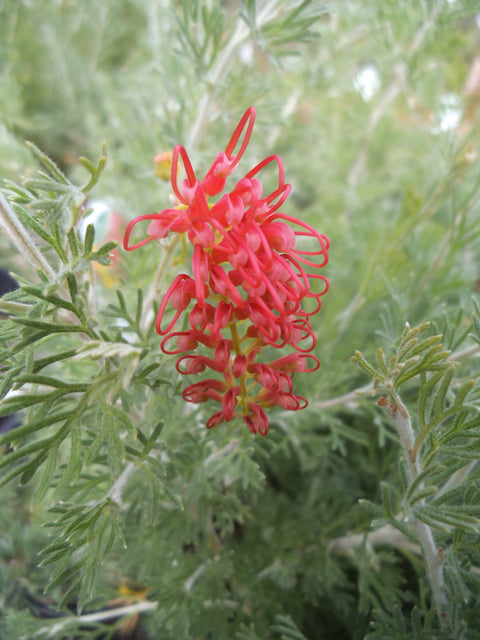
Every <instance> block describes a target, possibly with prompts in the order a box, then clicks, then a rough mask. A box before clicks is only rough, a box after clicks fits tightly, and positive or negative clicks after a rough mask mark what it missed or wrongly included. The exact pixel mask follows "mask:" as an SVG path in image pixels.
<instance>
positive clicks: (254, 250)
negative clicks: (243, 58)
mask: <svg viewBox="0 0 480 640" xmlns="http://www.w3.org/2000/svg"><path fill="white" fill-rule="evenodd" d="M254 120H255V109H254V108H253V107H250V108H249V109H248V110H247V111H246V112H245V114H244V115H243V117H242V119H241V120H240V122H239V124H238V126H237V127H236V129H235V131H234V133H233V135H232V137H231V139H230V141H229V143H228V144H227V146H226V148H225V151H222V152H221V153H219V154H218V155H217V157H216V159H215V161H214V162H213V164H212V166H211V167H210V169H209V170H208V172H207V174H206V176H205V177H204V179H203V180H198V179H197V177H196V175H195V172H194V170H193V168H192V165H191V163H190V160H189V157H188V155H187V153H186V151H185V149H184V148H183V147H182V146H181V145H177V146H176V147H175V148H174V150H173V154H172V164H171V184H172V188H173V192H174V194H175V197H176V199H177V206H176V207H175V208H172V209H165V210H164V211H162V212H160V213H154V214H149V215H142V216H139V217H137V218H135V219H134V220H132V221H131V222H130V223H129V225H128V227H127V229H126V233H125V238H124V247H125V249H127V250H133V249H136V248H138V247H140V246H142V245H144V244H146V243H147V242H150V241H152V240H155V239H156V240H160V239H162V238H165V237H166V236H167V234H169V233H177V234H184V235H183V237H184V238H186V239H187V238H188V241H189V243H190V245H191V247H192V258H191V265H189V266H190V268H189V272H190V273H189V274H187V273H180V274H179V275H177V277H176V278H175V279H174V281H173V282H172V283H171V285H170V287H169V288H168V290H167V292H166V293H165V296H164V298H163V300H162V302H161V304H160V308H159V310H158V315H157V318H156V323H155V326H156V330H157V332H158V334H159V335H161V336H163V340H162V342H161V349H162V351H163V352H164V353H166V354H175V355H179V358H178V360H177V362H176V368H177V371H179V372H180V373H182V374H204V372H205V371H207V370H208V372H209V373H208V374H207V375H206V377H205V378H203V379H201V380H200V381H198V382H194V383H193V384H190V385H189V386H187V387H186V388H185V389H184V391H183V398H184V399H185V400H186V401H188V402H192V403H201V402H205V401H207V400H213V401H215V402H218V403H219V405H220V407H221V408H220V410H219V411H217V412H216V413H214V414H213V415H212V416H211V417H210V418H209V419H208V421H207V427H208V428H212V427H215V426H217V425H218V424H219V423H221V422H223V421H225V422H230V421H231V420H233V419H234V418H237V417H241V418H243V420H244V422H245V423H246V425H247V426H248V428H249V429H250V431H252V432H253V433H260V434H262V435H265V434H266V433H267V431H268V419H267V415H266V413H265V409H266V408H268V407H272V406H280V407H282V408H283V409H287V410H292V411H296V410H297V409H302V408H304V407H305V406H307V400H306V399H305V398H303V397H302V396H299V395H296V394H294V393H293V383H292V379H293V376H294V374H295V372H297V371H315V370H316V369H317V368H318V367H319V364H320V363H319V360H318V358H317V357H316V356H314V355H312V354H311V353H310V352H311V351H312V350H313V349H314V348H315V345H316V337H315V335H314V333H313V331H312V327H311V323H310V317H311V316H312V315H313V314H315V313H317V312H318V311H319V309H320V306H321V297H322V296H323V295H324V294H325V293H326V291H327V289H328V281H327V280H326V278H325V277H324V276H322V275H320V274H318V273H316V272H313V273H308V272H307V269H309V268H313V269H319V268H321V267H323V266H324V265H325V264H326V263H327V260H328V253H327V251H328V248H329V240H328V238H327V237H326V236H324V235H322V234H320V233H318V232H317V231H316V230H315V229H314V228H313V227H311V226H310V225H308V224H307V223H305V222H302V221H300V220H298V219H296V218H293V217H291V216H288V215H286V214H283V213H280V212H279V208H280V207H281V205H282V204H283V203H284V201H285V199H286V198H287V196H288V194H289V192H290V188H291V187H290V185H289V184H287V183H285V181H284V170H283V163H282V160H281V159H280V158H279V157H278V156H276V155H272V156H269V157H268V158H266V159H265V160H263V161H262V162H260V163H259V164H257V165H256V166H255V167H254V168H253V169H252V170H251V171H249V172H248V173H247V174H246V175H245V176H244V177H243V178H242V179H241V180H239V181H238V182H237V184H236V185H235V186H234V188H233V189H232V190H231V191H229V192H226V193H224V194H223V195H222V196H221V197H219V198H217V199H216V201H215V202H212V198H214V197H215V196H218V195H219V194H221V192H222V191H223V190H224V188H225V183H226V179H227V177H228V176H229V175H230V174H231V173H232V172H233V171H234V169H235V168H236V166H237V164H238V162H239V161H240V158H241V157H242V155H243V153H244V152H245V149H246V147H247V145H248V142H249V140H250V136H251V133H252V129H253V124H254ZM181 163H183V167H184V170H185V174H186V178H185V179H184V180H183V182H182V183H181V184H180V185H179V184H178V179H177V175H178V172H179V167H180V164H181ZM272 166H273V167H274V168H275V169H276V171H275V173H276V174H277V175H278V179H277V183H278V184H277V186H276V187H275V188H274V190H273V191H271V192H270V193H268V194H264V193H263V188H262V184H261V182H260V179H259V178H260V174H261V172H262V171H264V170H265V169H266V168H268V167H272ZM144 221H149V225H148V227H147V235H146V237H144V238H143V239H142V240H141V241H139V242H137V243H135V244H130V237H131V234H132V231H133V229H134V227H136V226H137V224H139V223H141V222H144ZM298 244H302V245H305V246H304V248H303V249H300V248H299V247H298V246H297V245H298ZM184 316H186V322H184V325H183V329H184V330H182V331H179V330H176V325H177V323H178V322H179V321H180V320H181V319H182V318H184ZM185 326H186V327H187V328H185ZM287 346H290V347H292V348H293V349H294V352H293V353H290V354H288V355H282V356H281V357H273V356H274V354H275V351H274V349H284V348H285V347H287Z"/></svg>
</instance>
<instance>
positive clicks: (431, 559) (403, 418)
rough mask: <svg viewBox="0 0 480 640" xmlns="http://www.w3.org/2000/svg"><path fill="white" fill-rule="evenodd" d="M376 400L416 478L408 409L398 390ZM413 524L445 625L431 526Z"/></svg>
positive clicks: (440, 573)
mask: <svg viewBox="0 0 480 640" xmlns="http://www.w3.org/2000/svg"><path fill="white" fill-rule="evenodd" d="M378 404H379V406H380V408H381V409H382V410H383V411H384V413H385V414H386V415H387V416H388V417H389V418H390V419H391V420H392V421H393V424H394V425H395V428H396V430H397V433H398V436H399V439H400V443H401V445H402V448H403V451H404V454H405V459H406V461H407V469H408V475H409V480H410V482H415V481H416V480H417V479H418V477H419V475H420V474H421V472H422V464H421V460H420V458H419V456H418V455H417V454H416V453H415V434H414V431H413V428H412V421H411V418H410V414H409V412H408V409H407V408H406V406H405V405H404V404H403V402H402V400H401V398H400V396H399V395H398V394H397V393H393V394H392V401H388V400H387V399H386V398H381V399H380V400H379V402H378ZM424 502H425V501H424V500H423V499H422V500H421V501H420V504H424ZM412 526H413V528H414V529H415V531H416V533H417V535H418V538H419V540H420V544H421V546H422V551H423V556H424V558H425V562H426V565H427V576H428V580H429V583H430V587H431V589H432V595H433V601H434V604H435V608H436V611H437V616H438V619H439V621H440V625H441V627H442V628H445V626H446V621H447V600H446V596H445V585H444V578H443V560H442V557H441V555H440V553H439V549H437V546H436V544H435V539H434V537H433V532H432V529H431V527H429V526H428V525H427V524H425V523H424V522H422V521H421V520H419V519H418V518H414V519H413V520H412Z"/></svg>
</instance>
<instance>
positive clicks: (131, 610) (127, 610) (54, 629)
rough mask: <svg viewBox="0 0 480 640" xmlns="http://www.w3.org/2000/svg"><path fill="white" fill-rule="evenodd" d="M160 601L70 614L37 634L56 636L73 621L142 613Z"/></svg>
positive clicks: (82, 621)
mask: <svg viewBox="0 0 480 640" xmlns="http://www.w3.org/2000/svg"><path fill="white" fill-rule="evenodd" d="M157 606H158V603H156V602H146V601H142V602H137V603H135V604H130V605H127V606H126V607H117V608H116V609H108V610H107V611H98V612H97V613H87V614H85V615H83V616H69V617H66V618H63V620H61V621H60V622H56V623H55V624H54V625H53V626H51V627H49V626H48V627H42V628H41V629H39V630H38V631H37V635H39V634H40V633H47V634H49V637H51V636H54V635H55V634H56V633H59V632H60V631H62V629H63V628H64V627H66V626H68V625H70V624H72V623H74V624H76V625H80V624H82V625H83V624H88V623H92V622H103V621H104V620H111V619H112V618H120V617H124V616H130V615H133V614H136V613H142V611H152V610H153V609H156V608H157Z"/></svg>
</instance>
